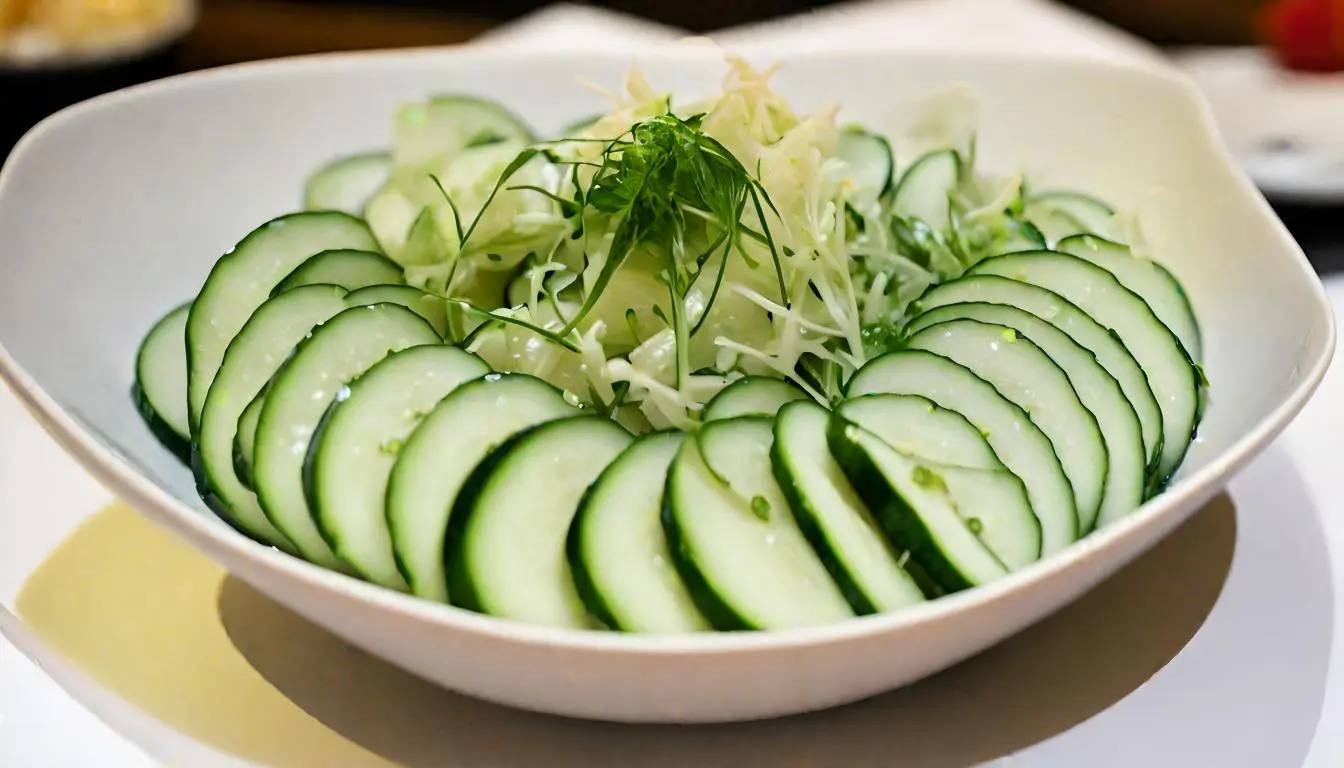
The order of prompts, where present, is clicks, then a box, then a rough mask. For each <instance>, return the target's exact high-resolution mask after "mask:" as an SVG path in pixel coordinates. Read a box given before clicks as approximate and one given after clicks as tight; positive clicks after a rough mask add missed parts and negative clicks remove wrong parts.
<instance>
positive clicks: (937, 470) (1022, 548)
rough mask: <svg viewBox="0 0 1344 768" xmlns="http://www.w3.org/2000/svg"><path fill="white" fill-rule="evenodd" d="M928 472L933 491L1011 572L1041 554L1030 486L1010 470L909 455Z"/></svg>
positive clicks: (1039, 533) (1036, 558) (1034, 559)
mask: <svg viewBox="0 0 1344 768" xmlns="http://www.w3.org/2000/svg"><path fill="white" fill-rule="evenodd" d="M907 458H910V459H913V460H914V461H915V462H916V463H918V464H919V465H920V466H922V467H924V468H925V469H927V470H928V471H929V473H930V474H929V475H927V476H924V479H925V481H926V482H927V483H931V484H932V490H935V491H938V492H940V493H943V495H945V496H946V497H947V499H948V501H949V502H950V503H951V504H952V509H953V510H954V511H956V513H957V515H958V516H959V517H961V519H962V520H963V521H964V522H965V523H966V526H967V527H968V528H970V529H971V533H974V534H975V535H976V537H977V538H979V539H980V542H981V543H982V544H984V545H985V546H986V547H988V548H989V551H990V552H992V553H994V556H995V557H997V558H998V559H999V561H1000V562H1002V563H1003V564H1004V565H1006V566H1008V569H1009V570H1016V569H1018V568H1022V567H1023V566H1027V565H1030V564H1032V563H1034V562H1036V561H1037V560H1039V559H1040V557H1041V524H1040V521H1038V520H1037V519H1036V515H1035V514H1034V513H1033V512H1032V510H1031V501H1030V499H1029V498H1028V497H1027V487H1026V486H1025V485H1023V484H1022V480H1021V479H1020V478H1018V476H1017V475H1014V474H1013V473H1012V472H1009V471H1008V470H1006V469H999V470H990V469H971V468H969V467H956V466H952V465H948V464H938V463H936V462H932V461H925V460H923V459H921V458H920V457H918V456H907Z"/></svg>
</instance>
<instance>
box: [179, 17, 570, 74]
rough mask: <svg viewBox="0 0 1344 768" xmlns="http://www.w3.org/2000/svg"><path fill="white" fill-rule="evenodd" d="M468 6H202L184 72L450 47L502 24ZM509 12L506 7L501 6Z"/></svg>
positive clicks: (185, 54)
mask: <svg viewBox="0 0 1344 768" xmlns="http://www.w3.org/2000/svg"><path fill="white" fill-rule="evenodd" d="M546 4H548V3H536V5H546ZM471 5H473V3H457V2H442V1H439V2H434V1H432V0H383V2H378V0H359V1H358V2H352V1H351V0H201V6H200V20H199V21H198V22H197V24H196V29H195V30H194V31H193V32H192V34H191V35H190V36H189V37H188V38H187V40H186V43H185V45H184V46H183V51H182V60H181V62H180V64H181V67H182V68H183V69H199V68H202V67H213V66H219V65H221V64H233V63H236V62H240V61H252V60H255V59H270V58H276V57H280V56H296V55H300V54H305V53H323V52H328V51H352V50H368V49H374V48H404V47H411V46H426V45H451V44H453V43H461V42H465V41H467V40H470V39H471V38H472V37H475V36H476V35H478V34H480V33H481V32H483V31H485V30H487V29H489V28H491V27H493V26H495V25H497V24H498V23H499V22H500V21H503V20H504V19H503V18H502V17H499V16H497V15H494V14H485V13H482V14H479V15H478V14H474V13H472V12H471V10H470V7H469V6H471ZM482 5H486V4H484V3H483V4H482ZM509 5H510V2H509V0H502V1H501V3H500V6H501V7H503V8H507V7H508V6H509ZM501 13H502V12H501Z"/></svg>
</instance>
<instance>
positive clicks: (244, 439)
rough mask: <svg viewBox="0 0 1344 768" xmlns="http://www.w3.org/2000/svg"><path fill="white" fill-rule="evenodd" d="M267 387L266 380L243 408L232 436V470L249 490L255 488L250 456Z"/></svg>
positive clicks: (253, 447) (268, 387) (253, 448)
mask: <svg viewBox="0 0 1344 768" xmlns="http://www.w3.org/2000/svg"><path fill="white" fill-rule="evenodd" d="M269 389H270V382H267V384H266V386H264V387H262V388H261V391H260V392H258V393H257V396H256V397H254V398H252V402H250V403H248V404H247V407H246V408H244V409H243V415H241V416H239V417H238V431H237V432H236V433H235V434H234V436H233V471H234V473H236V474H237V475H238V482H240V483H242V484H243V485H244V486H245V487H246V488H247V489H248V490H250V491H251V490H256V486H254V485H253V484H252V458H253V457H254V456H255V455H256V448H257V422H258V421H261V407H262V406H263V405H265V404H266V392H267V391H268V390H269Z"/></svg>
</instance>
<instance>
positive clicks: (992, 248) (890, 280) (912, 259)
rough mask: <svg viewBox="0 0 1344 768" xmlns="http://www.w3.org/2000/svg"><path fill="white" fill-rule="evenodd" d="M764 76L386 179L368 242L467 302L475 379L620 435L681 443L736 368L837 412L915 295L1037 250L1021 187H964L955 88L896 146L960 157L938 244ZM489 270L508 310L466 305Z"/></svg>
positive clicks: (820, 123)
mask: <svg viewBox="0 0 1344 768" xmlns="http://www.w3.org/2000/svg"><path fill="white" fill-rule="evenodd" d="M774 73H775V68H774V67H772V68H769V69H765V70H757V69H755V68H753V67H752V66H751V65H750V64H748V63H747V62H746V61H744V60H741V59H730V60H729V67H728V71H727V74H726V76H725V78H724V80H723V82H722V88H721V91H720V92H719V93H717V94H715V95H712V96H710V97H708V98H705V99H702V100H700V101H696V102H690V103H688V104H686V105H680V104H677V103H674V101H673V99H672V97H671V96H670V95H669V94H668V93H666V92H663V91H659V90H658V89H656V88H655V87H654V86H653V85H651V84H650V83H649V82H648V81H647V80H646V79H645V78H644V77H643V76H642V75H641V74H640V73H639V72H638V71H636V72H633V73H632V74H631V75H630V76H629V77H628V78H627V79H626V81H625V83H624V86H623V89H622V90H621V91H620V92H616V93H608V92H606V91H603V90H602V89H601V88H600V87H599V86H593V87H594V88H595V89H597V90H598V91H599V92H601V93H603V94H604V95H605V96H607V98H608V99H609V100H610V102H611V108H610V111H608V112H607V113H606V114H605V115H602V116H601V117H599V118H597V119H596V120H594V121H593V122H591V123H589V124H588V125H587V126H586V127H584V128H582V129H579V130H578V131H577V133H575V134H574V135H570V136H565V137H562V138H560V139H558V140H554V141H550V142H544V143H542V144H539V145H533V146H530V147H525V146H523V145H521V144H519V143H517V142H509V141H503V142H498V143H494V144H487V145H484V146H477V147H470V148H467V149H464V150H462V151H460V152H456V153H453V154H451V155H450V156H447V157H441V158H438V159H437V160H436V162H435V163H434V164H432V167H429V168H421V169H419V170H418V172H417V173H412V174H409V175H405V176H403V177H402V178H400V179H398V178H396V177H395V176H394V179H393V181H392V182H389V185H388V188H387V189H385V190H384V192H383V193H381V194H380V195H379V197H378V198H376V199H375V200H374V201H373V202H372V203H371V204H370V205H371V207H373V206H379V207H380V208H379V210H380V213H381V214H382V216H383V218H385V219H387V220H390V221H391V222H392V225H391V226H392V227H393V228H394V229H397V231H395V232H393V233H392V235H393V236H392V237H391V238H389V239H388V240H384V238H383V237H380V241H383V242H390V243H391V247H389V249H388V250H389V255H390V256H392V257H393V258H396V259H398V260H399V261H400V262H401V263H402V264H403V265H405V267H406V270H407V275H408V279H409V280H410V281H411V282H412V283H413V284H416V285H419V286H421V287H423V288H426V289H427V290H431V291H435V292H438V293H440V294H442V295H444V296H446V297H450V298H451V299H452V300H455V301H456V300H461V299H463V298H465V297H468V296H472V297H476V298H472V299H470V301H471V303H470V305H467V304H463V305H462V306H463V307H466V308H467V309H469V310H470V312H471V313H474V316H476V317H477V318H478V320H477V322H480V317H481V315H482V313H483V312H487V311H488V312H489V313H491V315H492V316H493V318H494V319H490V317H488V316H487V317H485V320H486V322H485V323H484V324H483V325H481V326H480V327H479V328H478V329H477V330H476V331H475V332H474V333H473V335H472V337H471V338H470V340H469V342H468V344H467V347H468V349H470V350H471V351H474V352H476V353H477V354H479V355H481V357H482V358H483V359H484V360H485V361H486V362H487V363H489V364H490V365H491V366H492V367H494V368H496V369H497V370H510V371H523V372H527V373H531V374H533V375H536V376H539V377H541V378H543V379H545V380H547V381H549V382H551V383H553V384H555V385H556V386H558V387H561V388H563V389H564V390H565V391H566V392H568V393H570V394H571V396H573V397H574V398H576V399H577V400H581V401H582V402H584V403H586V404H588V405H589V406H591V407H593V408H596V409H601V410H603V411H604V412H606V413H608V414H609V415H611V416H612V417H613V418H617V419H618V420H620V421H621V422H622V423H624V424H627V426H631V427H632V428H635V429H648V428H677V429H694V428H695V427H696V426H697V424H698V423H699V417H700V413H701V411H702V410H703V408H704V406H705V404H706V403H707V402H708V400H709V399H710V398H712V397H713V396H714V395H715V394H716V393H717V392H718V391H719V390H721V389H722V388H723V387H724V386H726V385H727V384H728V383H730V382H731V381H733V380H734V379H736V378H738V377H741V376H743V375H748V374H763V375H769V376H775V377H779V378H784V379H788V380H791V381H792V382H794V383H796V384H797V385H798V386H799V387H800V388H802V389H803V390H804V391H805V392H807V393H808V394H809V395H811V396H812V397H813V398H815V399H817V400H818V401H820V402H822V403H829V402H833V401H835V400H836V399H838V398H839V397H840V396H841V387H842V386H843V383H844V382H845V381H846V380H847V379H848V377H849V375H850V374H852V373H853V372H854V371H855V370H856V369H857V368H858V367H860V366H862V365H863V364H864V362H865V361H866V360H868V359H870V358H871V357H872V356H874V355H876V354H880V353H882V352H884V351H886V350H888V349H890V348H892V347H893V346H894V345H896V344H898V343H899V341H900V328H901V326H902V324H903V321H904V319H905V315H906V312H907V308H908V307H909V305H910V304H911V302H912V301H914V300H915V299H916V298H917V297H918V296H919V295H920V294H921V293H922V292H923V291H924V290H925V289H927V288H928V287H929V286H930V285H933V284H935V283H937V282H940V281H942V280H947V279H950V278H954V277H956V276H958V275H960V274H961V273H962V272H964V271H965V270H966V269H968V268H969V267H970V266H971V265H973V264H974V263H975V262H977V261H979V260H981V259H983V258H986V257H989V256H992V255H995V254H998V253H1002V252H1005V251H1007V250H1017V249H1023V248H1031V247H1045V246H1046V245H1047V243H1046V242H1045V239H1044V237H1043V236H1042V235H1041V232H1040V231H1039V230H1038V229H1037V228H1036V227H1035V226H1033V225H1032V223H1031V222H1030V221H1028V220H1027V218H1026V217H1025V216H1024V214H1023V212H1024V209H1025V208H1026V206H1027V199H1028V192H1027V186H1026V183H1025V179H1024V177H1023V175H1022V174H1021V173H1014V174H1010V175H1008V176H1006V177H990V176H987V175H983V174H980V173H978V172H977V170H976V168H975V137H974V133H973V130H974V118H975V108H974V106H975V105H974V100H973V99H972V98H971V97H970V95H969V92H968V91H966V90H964V89H952V90H950V91H947V92H944V93H942V94H940V95H938V96H936V97H934V98H932V99H930V100H927V101H926V102H924V103H922V104H919V105H916V106H915V107H913V108H911V109H910V110H909V111H908V114H907V115H906V116H905V117H906V120H905V123H906V124H905V125H904V126H903V129H902V130H903V134H902V136H901V137H900V138H899V140H898V141H896V142H895V146H897V147H903V148H906V149H910V148H914V149H916V150H917V151H919V152H923V151H930V150H939V149H942V150H946V149H953V150H955V151H957V152H958V155H959V157H960V167H961V175H960V178H959V179H958V180H957V183H956V185H955V187H954V188H952V189H948V190H945V191H944V193H945V194H947V195H948V199H949V202H950V205H951V221H950V222H949V223H947V225H946V226H942V227H941V228H940V227H939V226H931V225H930V224H929V223H927V222H924V221H921V220H919V219H917V218H914V217H903V216H901V215H900V211H899V210H896V209H895V208H894V207H893V199H894V198H895V197H896V196H897V195H895V194H893V192H892V190H889V189H887V190H884V189H872V188H869V187H871V185H872V182H871V179H872V177H873V175H872V174H871V173H870V174H868V175H867V176H864V175H863V174H862V171H865V170H869V169H858V168H852V167H850V166H849V164H848V162H847V161H846V160H845V159H844V158H842V157H840V156H838V154H837V145H838V142H839V137H840V128H839V127H838V125H837V118H838V114H839V110H838V108H837V107H836V106H835V105H833V104H826V105H822V106H820V107H818V108H817V109H815V110H814V111H812V112H811V113H806V114H804V113H799V112H796V111H795V110H794V108H793V107H792V106H791V105H790V104H789V103H788V102H787V101H786V100H785V99H784V98H783V96H782V95H781V94H779V93H778V92H777V91H775V90H774V89H773V88H772V87H771V85H770V81H771V78H772V76H773V75H774ZM860 130H863V129H860ZM882 146H885V147H887V148H888V154H889V148H890V147H891V146H893V144H892V143H888V142H887V140H886V139H885V138H883V139H882ZM890 162H892V163H894V162H895V160H894V159H891V160H890ZM912 164H913V163H907V164H906V166H907V167H908V166H909V165H912ZM860 177H862V178H865V179H868V182H867V183H868V184H869V187H864V186H863V185H862V184H861V183H859V182H857V181H856V179H857V178H860ZM879 178H881V176H879ZM426 217H428V218H426ZM1115 221H1116V226H1115V227H1114V228H1115V229H1116V230H1122V229H1123V230H1124V231H1125V234H1126V235H1129V234H1130V233H1131V232H1133V231H1136V228H1135V225H1134V224H1133V223H1132V222H1131V220H1129V219H1126V218H1123V217H1117V218H1116V220H1115ZM430 223H432V226H430ZM401 229H404V230H405V235H404V236H402V233H401ZM465 231H470V233H471V234H470V237H464V232H465ZM501 272H503V273H507V274H508V275H510V276H511V277H510V279H511V280H512V281H513V282H514V283H515V284H516V285H515V286H511V287H510V288H509V290H508V291H507V295H508V296H510V297H512V298H510V299H509V300H507V301H501V300H499V299H496V300H494V301H493V302H491V301H490V300H488V299H481V298H480V297H481V296H482V295H483V294H484V293H485V291H484V289H483V288H482V286H485V285H492V283H490V282H489V278H488V275H490V274H491V273H501ZM515 287H516V289H517V290H515ZM473 291H474V293H473ZM500 293H505V292H503V291H501V292H500Z"/></svg>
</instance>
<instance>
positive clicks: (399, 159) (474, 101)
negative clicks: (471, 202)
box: [392, 95, 536, 168]
mask: <svg viewBox="0 0 1344 768" xmlns="http://www.w3.org/2000/svg"><path fill="white" fill-rule="evenodd" d="M393 137H394V138H393V141H392V158H393V165H394V166H395V167H397V168H423V167H425V166H427V165H431V164H435V163H440V162H442V161H443V160H445V159H447V158H449V157H451V156H452V155H454V154H456V153H457V152H460V151H462V150H463V149H466V148H467V147H472V146H480V145H482V144H489V143H494V142H496V141H520V142H523V143H531V142H533V141H535V140H536V139H535V137H534V136H533V133H532V129H531V128H529V127H528V126H527V123H525V122H523V120H522V118H520V117H518V116H517V115H515V114H514V113H513V112H511V111H510V110H508V109H506V108H505V107H503V106H502V105H500V104H498V103H496V102H493V101H490V100H489V99H483V98H479V97H476V96H465V95H445V96H436V97H434V98H432V99H430V100H429V101H426V102H418V103H415V104H409V105H407V106H404V107H402V108H401V109H400V110H399V111H398V112H397V117H396V127H395V129H394V134H393Z"/></svg>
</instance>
